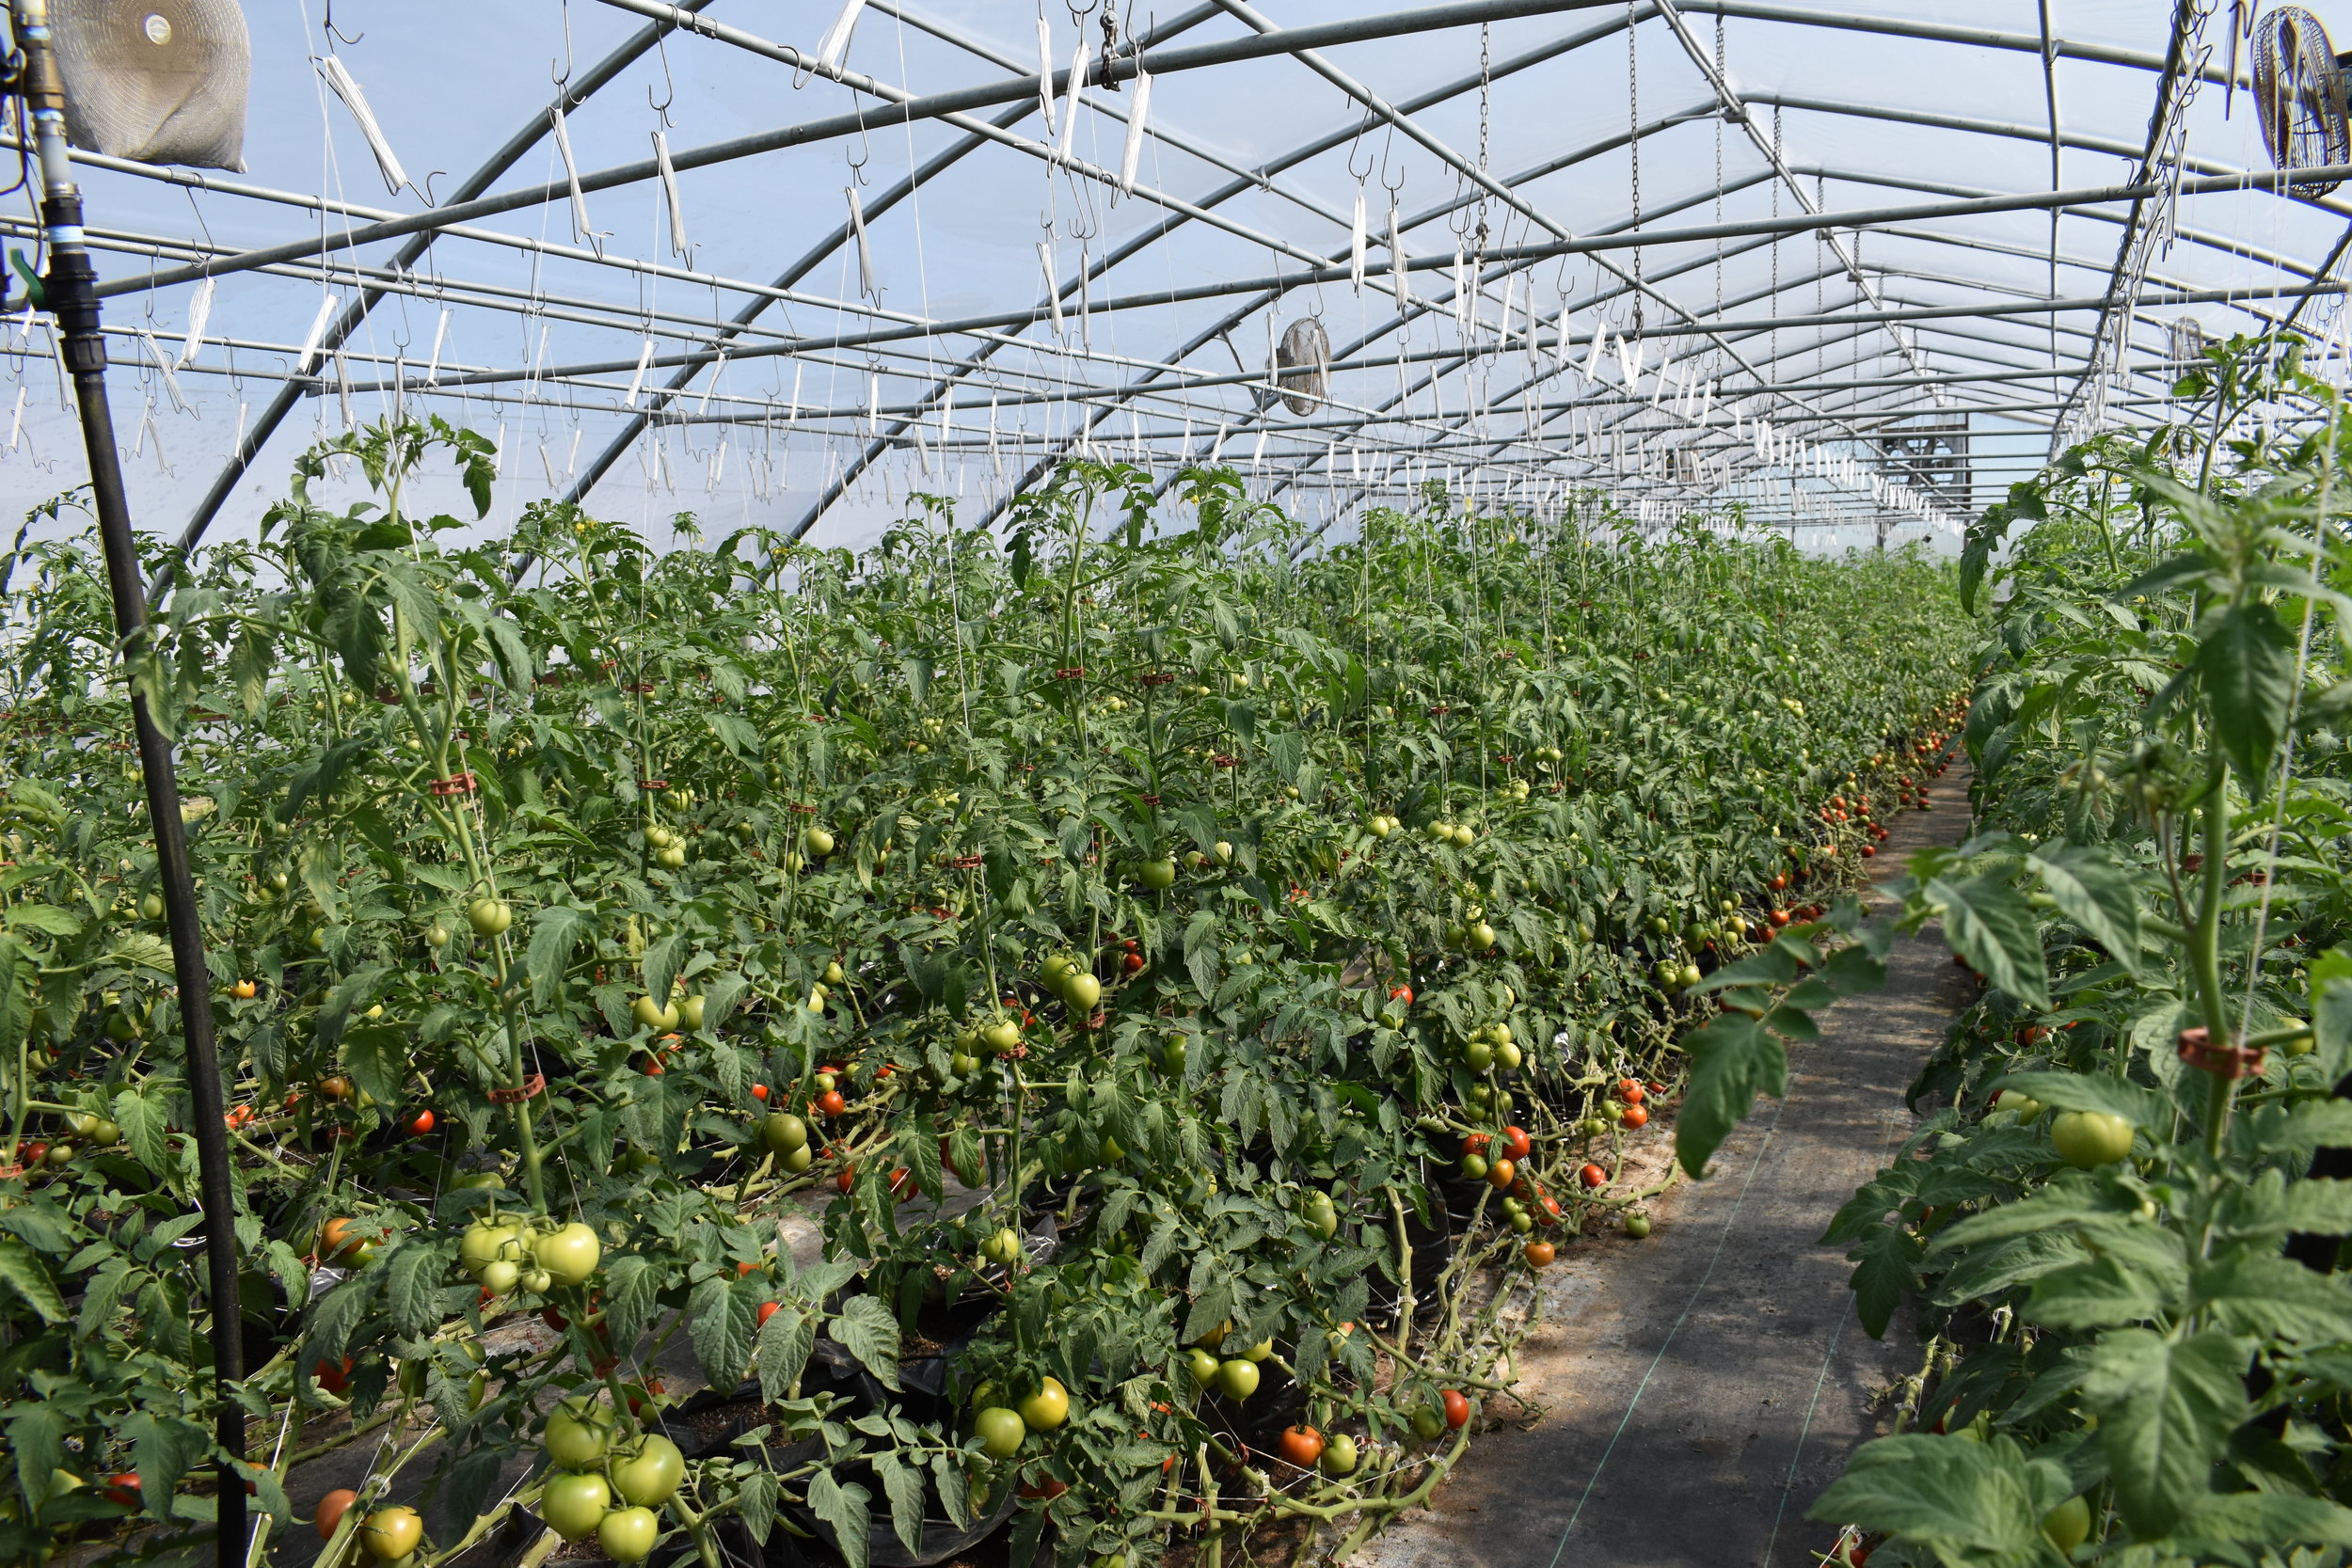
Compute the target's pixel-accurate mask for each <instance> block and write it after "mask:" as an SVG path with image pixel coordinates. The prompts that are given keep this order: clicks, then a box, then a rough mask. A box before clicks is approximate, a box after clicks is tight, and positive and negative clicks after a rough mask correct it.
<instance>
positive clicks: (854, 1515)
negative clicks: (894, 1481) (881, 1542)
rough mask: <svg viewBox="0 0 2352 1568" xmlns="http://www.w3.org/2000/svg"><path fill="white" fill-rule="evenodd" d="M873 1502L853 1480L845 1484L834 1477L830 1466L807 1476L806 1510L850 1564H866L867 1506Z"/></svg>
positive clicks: (858, 1566)
mask: <svg viewBox="0 0 2352 1568" xmlns="http://www.w3.org/2000/svg"><path fill="white" fill-rule="evenodd" d="M872 1506H873V1494H871V1493H870V1492H868V1491H866V1488H865V1487H863V1486H860V1485H859V1484H857V1482H855V1481H850V1482H849V1483H848V1484H846V1485H845V1484H843V1483H842V1482H840V1481H835V1480H834V1479H833V1472H832V1471H831V1470H819V1471H818V1472H817V1473H816V1474H815V1475H813V1476H811V1477H809V1478H808V1511H809V1512H810V1513H814V1514H816V1515H817V1517H818V1519H819V1520H821V1521H823V1522H824V1524H825V1526H826V1527H827V1531H828V1533H830V1534H831V1535H832V1537H833V1544H834V1550H836V1551H838V1552H839V1553H840V1554H841V1559H842V1560H843V1561H844V1562H847V1563H848V1564H849V1565H850V1568H866V1562H867V1557H866V1529H867V1528H868V1523H869V1515H868V1513H867V1510H868V1509H870V1508H871V1507H872Z"/></svg>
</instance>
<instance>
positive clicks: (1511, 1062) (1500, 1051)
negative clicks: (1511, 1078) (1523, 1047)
mask: <svg viewBox="0 0 2352 1568" xmlns="http://www.w3.org/2000/svg"><path fill="white" fill-rule="evenodd" d="M1525 1059H1526V1058H1525V1057H1524V1056H1522V1055H1521V1054H1520V1053H1519V1048H1518V1046H1516V1045H1513V1044H1512V1043H1511V1042H1510V1041H1509V1040H1504V1041H1503V1042H1502V1044H1501V1045H1498V1046H1496V1047H1495V1065H1496V1066H1498V1067H1500V1068H1502V1070H1503V1071H1505V1072H1516V1071H1518V1065H1519V1063H1520V1062H1522V1061H1524V1060H1525Z"/></svg>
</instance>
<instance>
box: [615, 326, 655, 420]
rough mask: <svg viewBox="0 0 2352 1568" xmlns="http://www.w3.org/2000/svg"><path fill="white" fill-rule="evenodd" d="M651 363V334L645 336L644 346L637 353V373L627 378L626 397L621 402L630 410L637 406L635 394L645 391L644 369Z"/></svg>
mask: <svg viewBox="0 0 2352 1568" xmlns="http://www.w3.org/2000/svg"><path fill="white" fill-rule="evenodd" d="M652 363H653V334H652V333H650V332H648V333H646V334H645V342H644V347H642V348H640V349H639V350H638V351H637V373H636V374H635V375H632V376H630V377H629V378H628V397H627V398H625V399H623V400H622V401H623V402H624V403H626V404H628V406H629V407H631V408H634V407H636V406H637V394H638V393H640V392H642V391H644V389H645V367H646V366H648V365H650V364H652Z"/></svg>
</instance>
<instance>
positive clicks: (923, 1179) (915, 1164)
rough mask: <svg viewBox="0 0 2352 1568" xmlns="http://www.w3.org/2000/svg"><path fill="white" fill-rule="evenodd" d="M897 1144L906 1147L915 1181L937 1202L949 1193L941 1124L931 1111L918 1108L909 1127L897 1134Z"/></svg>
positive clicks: (902, 1147) (909, 1166) (906, 1155)
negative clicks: (943, 1169)
mask: <svg viewBox="0 0 2352 1568" xmlns="http://www.w3.org/2000/svg"><path fill="white" fill-rule="evenodd" d="M898 1147H899V1148H901V1149H903V1150H904V1151H905V1160H906V1165H907V1168H908V1169H909V1170H911V1171H913V1172H914V1181H915V1184H916V1185H917V1186H919V1187H921V1188H922V1189H923V1191H924V1192H925V1193H926V1194H927V1195H929V1196H930V1198H931V1200H932V1201H933V1202H937V1201H938V1200H939V1199H940V1198H942V1197H943V1196H946V1183H945V1182H944V1181H943V1180H941V1174H940V1168H939V1125H938V1123H936V1122H934V1121H933V1120H931V1116H930V1112H929V1111H918V1112H917V1113H915V1115H914V1118H913V1119H912V1120H911V1121H910V1122H909V1124H908V1126H907V1130H906V1131H905V1132H901V1133H900V1134H899V1135H898Z"/></svg>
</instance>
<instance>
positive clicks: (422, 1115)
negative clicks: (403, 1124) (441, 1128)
mask: <svg viewBox="0 0 2352 1568" xmlns="http://www.w3.org/2000/svg"><path fill="white" fill-rule="evenodd" d="M435 1121H436V1118H435V1117H434V1115H433V1113H432V1112H431V1111H419V1112H418V1113H417V1114H416V1115H415V1116H413V1117H409V1118H408V1131H409V1132H411V1133H413V1134H414V1135H415V1136H417V1137H420V1138H421V1137H423V1136H424V1135H425V1134H426V1133H427V1132H432V1131H433V1128H434V1124H435Z"/></svg>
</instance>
